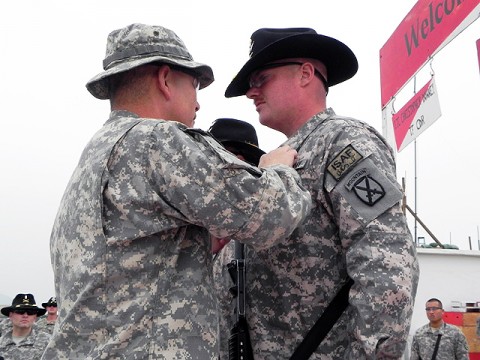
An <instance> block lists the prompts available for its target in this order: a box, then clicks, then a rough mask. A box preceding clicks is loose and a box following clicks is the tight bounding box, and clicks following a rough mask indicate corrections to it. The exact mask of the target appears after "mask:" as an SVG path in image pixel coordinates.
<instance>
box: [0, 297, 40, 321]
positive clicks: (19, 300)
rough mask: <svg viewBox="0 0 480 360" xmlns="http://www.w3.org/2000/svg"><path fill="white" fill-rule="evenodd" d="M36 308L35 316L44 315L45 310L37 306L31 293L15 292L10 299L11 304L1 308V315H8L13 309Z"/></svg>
mask: <svg viewBox="0 0 480 360" xmlns="http://www.w3.org/2000/svg"><path fill="white" fill-rule="evenodd" d="M32 309H33V310H36V311H37V316H42V315H44V314H45V313H46V312H47V310H45V309H42V308H39V307H37V304H36V303H35V298H34V297H33V295H32V294H17V295H16V296H15V298H14V299H13V301H12V306H7V307H4V308H2V310H1V312H2V314H3V315H5V316H8V315H9V314H10V312H12V311H14V310H32Z"/></svg>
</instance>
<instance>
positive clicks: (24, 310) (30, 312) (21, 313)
mask: <svg viewBox="0 0 480 360" xmlns="http://www.w3.org/2000/svg"><path fill="white" fill-rule="evenodd" d="M13 312H14V313H15V314H18V315H23V314H27V315H30V316H31V315H37V310H33V309H32V310H26V309H21V310H20V309H19V310H13Z"/></svg>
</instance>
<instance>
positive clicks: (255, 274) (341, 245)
mask: <svg viewBox="0 0 480 360" xmlns="http://www.w3.org/2000/svg"><path fill="white" fill-rule="evenodd" d="M357 69H358V63H357V59H356V56H355V55H354V53H353V52H352V50H351V49H350V48H349V47H347V46H346V45H345V44H343V43H342V42H340V41H338V40H337V39H334V38H331V37H328V36H324V35H321V34H318V33H317V32H316V31H315V30H313V29H310V28H285V29H281V28H279V29H272V28H262V29H259V30H257V31H255V32H254V33H253V34H252V36H251V45H250V59H249V60H248V61H247V62H246V63H245V64H244V66H243V67H242V68H241V69H240V71H239V72H238V73H237V75H236V76H235V77H234V79H233V80H232V82H231V83H230V84H229V85H228V87H227V89H226V91H225V96H226V97H234V96H241V95H245V96H246V97H247V98H249V99H251V100H252V101H253V104H254V106H255V108H256V111H257V112H258V114H259V121H260V123H261V124H262V125H265V126H268V127H270V128H272V129H275V130H277V131H280V132H282V133H283V134H284V135H286V136H287V137H288V140H287V141H286V143H285V144H286V145H289V146H291V147H292V148H294V149H296V150H297V152H298V161H297V163H296V164H295V169H296V170H297V171H298V173H299V174H300V177H301V178H302V183H303V185H304V186H305V187H306V188H307V189H308V190H309V191H310V193H311V195H312V199H313V201H314V205H313V209H312V211H311V212H310V214H309V215H308V216H307V218H306V220H305V221H304V222H303V223H302V225H301V226H300V227H299V228H297V229H296V230H295V232H293V233H292V235H291V236H288V237H286V238H285V240H284V241H283V242H281V243H280V244H279V245H278V246H275V247H271V248H269V249H262V250H260V251H255V249H252V248H251V247H250V246H248V244H247V245H246V246H245V249H246V258H247V259H248V267H247V274H246V278H247V289H246V293H247V294H248V296H247V320H248V323H249V325H250V329H251V334H250V337H251V339H252V345H253V352H254V355H255V358H258V359H275V360H283V359H290V356H291V355H292V353H294V350H295V355H296V358H297V359H299V358H303V359H307V358H310V359H320V358H322V359H324V358H325V359H327V358H328V359H386V358H388V359H398V358H400V357H401V356H402V354H403V352H404V349H405V345H406V341H407V336H408V332H409V328H410V322H411V316H412V313H413V305H414V299H415V294H416V289H417V283H418V275H419V274H418V262H417V259H416V251H415V245H414V242H413V240H412V236H411V234H410V231H409V230H408V226H407V221H406V218H405V214H404V213H403V212H402V204H401V201H402V197H403V193H402V188H401V186H400V185H399V183H398V181H397V180H396V170H395V155H394V152H393V150H392V149H391V147H390V146H389V145H388V144H387V142H386V140H385V139H384V138H383V137H382V136H381V134H379V132H378V131H377V130H376V129H374V128H373V127H372V126H371V125H369V124H367V123H365V122H362V121H359V120H356V119H353V118H351V117H346V116H340V115H337V114H335V112H334V111H333V109H332V108H329V107H327V99H326V97H327V93H328V90H329V88H330V87H332V86H334V85H337V84H339V83H342V82H344V81H346V80H348V79H350V78H351V77H353V76H354V75H355V73H356V72H357ZM352 283H353V285H351V284H352ZM350 285H351V289H350ZM338 293H340V294H342V295H341V296H339V297H338V298H337V299H338V301H337V300H334V298H335V295H336V294H338ZM329 304H332V309H334V310H336V309H339V311H338V312H335V311H332V312H330V310H327V309H330V307H329ZM344 306H345V307H346V308H345V311H342V310H343V309H344ZM327 314H328V315H327ZM322 315H325V317H326V318H327V319H335V320H334V321H333V323H334V324H333V326H328V325H327V321H326V319H325V318H321V319H320V321H319V322H318V327H314V324H315V323H316V320H317V319H319V318H320V316H322ZM224 316H228V314H224ZM337 319H338V320H337ZM329 325H330V324H329ZM312 328H314V329H320V330H321V331H320V332H319V333H317V332H315V331H314V332H313V333H310V334H313V335H312V337H310V336H308V337H307V339H313V340H316V341H317V342H316V343H315V344H314V345H315V346H310V344H313V343H314V341H311V342H310V340H307V341H306V342H304V343H303V344H305V345H306V346H305V347H304V346H303V345H300V344H301V343H302V341H303V340H304V339H305V337H306V335H307V333H308V332H309V330H310V329H312ZM330 328H331V330H330V331H329V329H330ZM321 332H323V334H321ZM220 333H221V336H222V337H223V336H224V335H228V332H227V329H221V331H220ZM325 333H326V336H325V338H324V340H323V342H321V343H320V341H318V340H319V339H321V338H322V335H325ZM227 341H228V339H227V336H225V337H224V338H223V339H222V341H221V345H222V350H224V351H225V349H226V344H227ZM319 343H320V344H319ZM312 352H313V353H314V354H313V356H312V357H309V355H310V354H311V353H312ZM297 354H301V355H302V356H299V357H297Z"/></svg>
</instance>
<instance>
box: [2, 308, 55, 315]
mask: <svg viewBox="0 0 480 360" xmlns="http://www.w3.org/2000/svg"><path fill="white" fill-rule="evenodd" d="M13 310H37V316H42V315H45V313H46V312H47V310H46V309H41V308H39V307H33V306H32V307H30V306H21V307H18V306H17V307H14V306H7V307H4V308H2V309H1V310H0V311H1V312H2V314H3V315H5V316H9V315H10V313H11V312H12V311H13Z"/></svg>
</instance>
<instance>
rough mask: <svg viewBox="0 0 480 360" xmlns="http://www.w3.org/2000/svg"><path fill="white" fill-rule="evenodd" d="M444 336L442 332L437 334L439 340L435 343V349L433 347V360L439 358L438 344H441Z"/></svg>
mask: <svg viewBox="0 0 480 360" xmlns="http://www.w3.org/2000/svg"><path fill="white" fill-rule="evenodd" d="M441 338H442V334H438V335H437V342H436V343H435V349H433V355H432V360H435V359H436V358H437V352H438V346H439V345H440V340H441Z"/></svg>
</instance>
